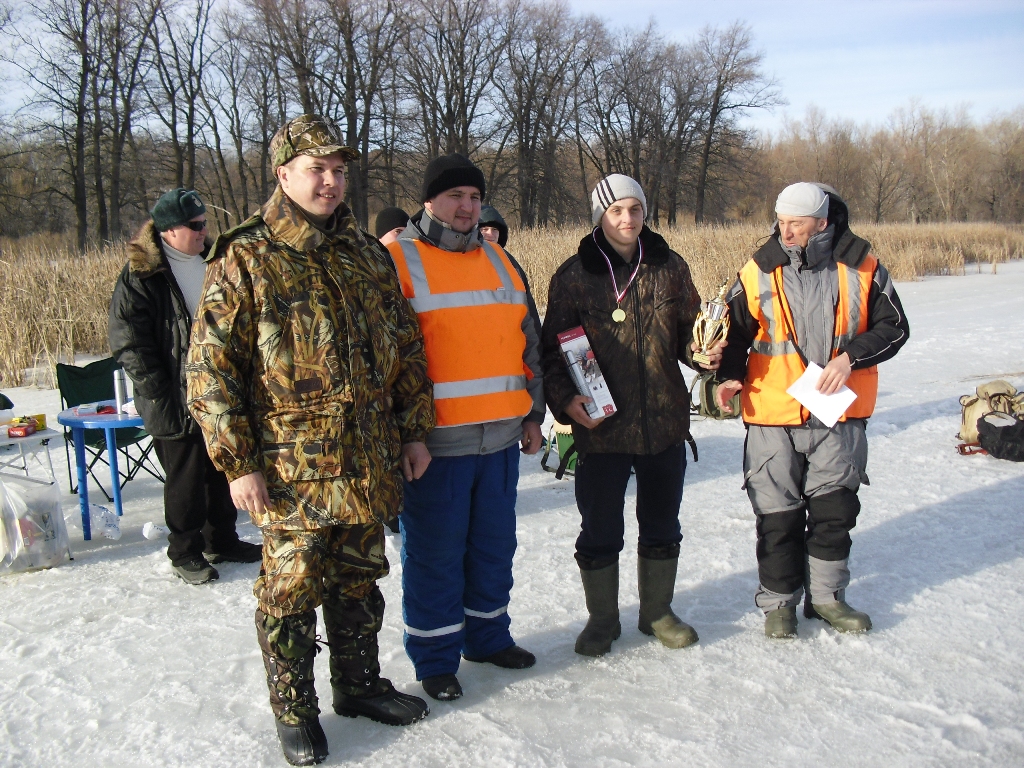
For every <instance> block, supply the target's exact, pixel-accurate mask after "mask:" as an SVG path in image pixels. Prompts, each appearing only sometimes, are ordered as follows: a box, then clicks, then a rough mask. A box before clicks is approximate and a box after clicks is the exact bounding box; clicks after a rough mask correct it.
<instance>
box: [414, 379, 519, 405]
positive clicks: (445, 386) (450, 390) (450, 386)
mask: <svg viewBox="0 0 1024 768" xmlns="http://www.w3.org/2000/svg"><path fill="white" fill-rule="evenodd" d="M520 389H526V376H491V377H490V378H487V379H466V380H464V381H449V382H446V383H440V384H438V383H436V382H435V383H434V399H435V400H450V399H451V398H453V397H472V396H473V395H493V394H494V393H495V392H515V391H516V390H520Z"/></svg>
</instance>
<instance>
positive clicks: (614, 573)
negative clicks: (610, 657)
mask: <svg viewBox="0 0 1024 768" xmlns="http://www.w3.org/2000/svg"><path fill="white" fill-rule="evenodd" d="M580 578H581V579H583V594H584V595H586V598H587V612H588V613H590V618H589V619H588V620H587V626H585V627H584V628H583V631H582V632H580V635H579V637H577V638H576V653H578V654H580V655H581V656H604V655H605V654H606V653H608V651H610V650H611V649H612V642H614V641H615V640H618V639H619V635H621V634H622V625H621V624H619V563H618V561H616V562H614V563H612V564H611V565H608V566H605V567H604V568H600V569H598V570H585V569H583V568H580Z"/></svg>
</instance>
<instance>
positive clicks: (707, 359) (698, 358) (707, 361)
mask: <svg viewBox="0 0 1024 768" xmlns="http://www.w3.org/2000/svg"><path fill="white" fill-rule="evenodd" d="M693 362H695V363H700V364H701V365H711V355H708V354H706V353H704V352H694V353H693Z"/></svg>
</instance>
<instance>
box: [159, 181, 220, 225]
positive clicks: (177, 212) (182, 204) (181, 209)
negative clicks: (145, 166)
mask: <svg viewBox="0 0 1024 768" xmlns="http://www.w3.org/2000/svg"><path fill="white" fill-rule="evenodd" d="M204 213H206V206H205V205H203V201H202V200H201V199H199V193H198V192H196V191H195V190H194V189H184V188H182V187H178V188H177V189H172V190H171V191H170V192H164V194H162V195H161V196H160V199H159V200H157V201H156V205H154V206H153V210H152V211H150V212H149V215H150V216H152V217H153V225H154V226H155V227H156V231H157V232H166V231H167V230H168V229H171V228H173V227H177V226H178V225H180V224H184V223H185V222H186V221H192V219H194V218H195V217H196V216H199V215H201V214H204Z"/></svg>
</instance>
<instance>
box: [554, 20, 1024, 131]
mask: <svg viewBox="0 0 1024 768" xmlns="http://www.w3.org/2000/svg"><path fill="white" fill-rule="evenodd" d="M569 2H570V6H571V7H572V8H573V10H574V11H576V12H578V13H592V14H594V15H596V16H600V17H602V18H603V19H605V21H606V22H608V24H609V26H610V27H611V28H613V29H614V28H616V27H623V28H627V27H642V26H645V25H646V24H647V22H648V21H649V20H650V19H652V18H653V19H654V20H655V21H656V22H657V26H658V28H659V30H660V31H661V32H662V34H663V35H665V37H666V38H669V39H673V40H679V41H687V40H690V39H692V38H693V37H694V36H695V35H696V33H697V32H698V31H699V30H700V29H701V28H702V27H704V26H705V25H711V26H720V27H724V26H728V25H729V24H731V23H732V22H733V21H736V20H741V21H745V22H747V23H748V24H749V25H750V27H751V29H752V31H753V36H754V41H755V47H756V48H757V49H758V50H760V51H761V52H762V53H763V54H764V62H763V66H764V69H765V71H766V72H769V73H771V74H773V75H774V76H775V77H776V79H777V81H778V83H779V85H780V86H781V90H782V95H783V96H784V97H785V98H786V99H787V101H788V102H789V104H788V105H787V106H785V107H777V108H776V109H775V111H774V113H767V112H759V113H757V114H753V115H752V116H751V118H750V119H748V121H747V122H748V124H749V125H752V126H754V127H757V128H759V129H765V130H772V131H775V130H777V129H778V128H780V127H781V126H782V124H783V121H784V120H785V119H786V118H791V119H800V118H802V117H803V116H804V114H805V113H806V110H807V108H808V107H809V106H811V105H815V106H817V107H818V108H820V109H822V110H824V112H825V114H826V115H827V116H828V117H842V118H846V119H851V120H853V121H855V122H856V123H858V124H862V123H871V124H875V125H881V124H882V123H884V122H885V120H886V119H887V118H888V117H889V116H890V115H891V114H892V113H893V111H894V110H896V109H897V108H899V107H905V106H907V105H908V104H909V103H910V100H911V99H917V100H918V101H919V102H920V103H921V104H922V105H923V106H926V107H930V108H933V109H943V108H950V109H955V108H958V107H961V106H966V107H967V108H968V109H969V112H970V114H971V115H972V116H973V117H974V118H975V119H978V120H985V119H987V118H988V117H990V116H991V115H992V114H993V113H996V112H1006V111H1009V110H1012V109H1015V108H1018V107H1024V0H969V1H968V0H959V1H956V0H829V1H828V2H820V1H819V2H792V0H703V1H698V0H660V2H659V1H658V0H569Z"/></svg>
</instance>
